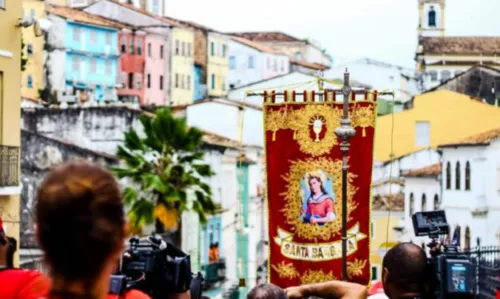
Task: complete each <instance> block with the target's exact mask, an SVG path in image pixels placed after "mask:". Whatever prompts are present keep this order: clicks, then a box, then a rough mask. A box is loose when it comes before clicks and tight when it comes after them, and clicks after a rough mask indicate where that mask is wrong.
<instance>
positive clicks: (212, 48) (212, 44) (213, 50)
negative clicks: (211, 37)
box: [210, 42, 215, 56]
mask: <svg viewBox="0 0 500 299" xmlns="http://www.w3.org/2000/svg"><path fill="white" fill-rule="evenodd" d="M210 55H211V56H215V43H214V42H210Z"/></svg>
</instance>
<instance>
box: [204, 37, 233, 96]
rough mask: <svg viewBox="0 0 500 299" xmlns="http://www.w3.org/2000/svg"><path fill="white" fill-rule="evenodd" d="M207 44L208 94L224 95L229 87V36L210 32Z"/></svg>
mask: <svg viewBox="0 0 500 299" xmlns="http://www.w3.org/2000/svg"><path fill="white" fill-rule="evenodd" d="M207 46H208V48H207V56H208V59H207V60H208V65H207V77H208V80H207V86H208V95H209V96H216V97H220V96H225V95H227V92H228V88H229V84H228V72H229V38H228V36H226V35H222V34H219V33H215V32H210V33H208V43H207Z"/></svg>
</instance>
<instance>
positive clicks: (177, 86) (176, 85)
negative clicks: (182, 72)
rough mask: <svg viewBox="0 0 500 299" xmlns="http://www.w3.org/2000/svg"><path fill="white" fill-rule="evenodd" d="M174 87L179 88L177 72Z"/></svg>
mask: <svg viewBox="0 0 500 299" xmlns="http://www.w3.org/2000/svg"><path fill="white" fill-rule="evenodd" d="M175 87H176V88H179V74H175Z"/></svg>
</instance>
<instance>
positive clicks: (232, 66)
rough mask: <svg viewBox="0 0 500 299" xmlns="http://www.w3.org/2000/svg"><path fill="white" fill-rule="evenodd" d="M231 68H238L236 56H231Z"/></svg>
mask: <svg viewBox="0 0 500 299" xmlns="http://www.w3.org/2000/svg"><path fill="white" fill-rule="evenodd" d="M229 68H230V69H232V70H234V69H236V57H235V56H231V57H229Z"/></svg>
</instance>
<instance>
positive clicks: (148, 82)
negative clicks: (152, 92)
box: [146, 74, 151, 88]
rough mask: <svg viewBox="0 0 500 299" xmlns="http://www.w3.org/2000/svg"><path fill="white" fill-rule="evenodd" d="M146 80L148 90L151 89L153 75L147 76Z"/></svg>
mask: <svg viewBox="0 0 500 299" xmlns="http://www.w3.org/2000/svg"><path fill="white" fill-rule="evenodd" d="M146 80H147V82H146V84H147V87H148V88H151V74H148V76H147V79H146Z"/></svg>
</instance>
